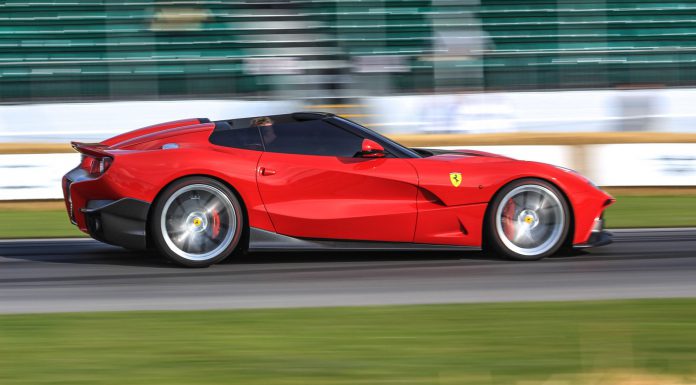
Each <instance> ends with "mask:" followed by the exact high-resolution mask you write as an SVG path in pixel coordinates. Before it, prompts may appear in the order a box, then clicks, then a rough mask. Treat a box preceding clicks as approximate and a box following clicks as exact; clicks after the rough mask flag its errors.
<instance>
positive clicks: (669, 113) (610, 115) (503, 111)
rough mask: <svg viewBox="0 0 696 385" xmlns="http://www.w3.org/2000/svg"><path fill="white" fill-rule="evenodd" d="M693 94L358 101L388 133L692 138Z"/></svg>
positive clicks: (695, 121)
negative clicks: (631, 134)
mask: <svg viewBox="0 0 696 385" xmlns="http://www.w3.org/2000/svg"><path fill="white" fill-rule="evenodd" d="M694 100H696V89H646V90H592V91H535V92H485V93H461V94H449V95H399V96H378V97H368V98H364V99H362V100H361V104H364V105H365V106H366V113H367V117H365V118H364V119H361V122H362V123H365V124H368V125H369V126H370V127H373V128H375V129H378V130H381V131H382V132H388V133H418V132H445V133H447V132H458V133H495V132H524V131H535V132H606V131H660V132H696V110H694V108H693V101H694Z"/></svg>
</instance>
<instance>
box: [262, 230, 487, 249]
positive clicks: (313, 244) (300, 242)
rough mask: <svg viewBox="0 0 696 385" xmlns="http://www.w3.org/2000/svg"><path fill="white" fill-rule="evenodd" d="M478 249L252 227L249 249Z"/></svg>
mask: <svg viewBox="0 0 696 385" xmlns="http://www.w3.org/2000/svg"><path fill="white" fill-rule="evenodd" d="M326 250H334V251H381V250H384V251H419V250H421V251H480V250H481V248H480V247H473V246H449V245H430V244H423V243H401V242H374V241H344V240H329V239H305V238H295V237H289V236H287V235H282V234H278V233H274V232H271V231H266V230H262V229H258V228H254V227H252V228H251V229H250V232H249V251H251V252H257V251H276V252H278V251H326Z"/></svg>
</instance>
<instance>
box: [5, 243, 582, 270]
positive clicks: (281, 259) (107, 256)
mask: <svg viewBox="0 0 696 385" xmlns="http://www.w3.org/2000/svg"><path fill="white" fill-rule="evenodd" d="M585 255H589V253H588V252H586V251H573V252H570V253H564V254H562V255H558V256H555V257H553V258H550V259H549V260H560V259H564V258H568V257H573V258H574V257H578V256H585ZM0 258H4V259H6V260H8V259H11V260H25V261H32V262H40V263H59V264H77V265H105V266H126V267H127V266H130V267H145V268H176V267H178V266H177V265H175V264H173V263H171V262H169V261H167V260H166V259H164V258H163V257H160V256H159V255H158V254H157V253H156V252H154V251H133V250H127V249H122V248H120V247H115V246H110V245H106V244H102V243H97V242H83V243H77V242H76V243H70V244H64V245H60V246H58V245H53V244H29V243H26V244H15V245H12V246H6V245H0ZM457 260H461V261H463V262H477V261H478V262H486V263H516V262H515V261H510V260H505V259H501V258H500V257H498V256H495V255H492V254H487V253H484V252H482V251H369V252H355V251H330V252H327V251H309V252H306V251H305V252H256V253H244V254H242V255H233V256H231V257H230V258H228V259H227V260H225V261H223V262H222V263H221V265H225V266H230V265H250V264H276V263H282V264H308V263H331V262H336V263H341V262H342V263H367V262H418V261H420V262H433V261H448V262H452V261H457ZM517 263H519V262H517Z"/></svg>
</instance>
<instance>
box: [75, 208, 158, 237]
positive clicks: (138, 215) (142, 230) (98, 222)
mask: <svg viewBox="0 0 696 385" xmlns="http://www.w3.org/2000/svg"><path fill="white" fill-rule="evenodd" d="M80 211H81V212H82V213H83V214H84V216H85V222H86V224H87V231H88V232H89V235H90V236H92V238H94V239H96V240H98V241H102V242H105V243H110V244H112V245H116V246H121V247H125V248H128V249H135V250H144V249H146V248H147V216H148V213H149V211H150V204H149V203H147V202H144V201H141V200H138V199H133V198H123V199H119V200H116V201H113V200H92V201H88V202H87V207H86V208H83V209H81V210H80Z"/></svg>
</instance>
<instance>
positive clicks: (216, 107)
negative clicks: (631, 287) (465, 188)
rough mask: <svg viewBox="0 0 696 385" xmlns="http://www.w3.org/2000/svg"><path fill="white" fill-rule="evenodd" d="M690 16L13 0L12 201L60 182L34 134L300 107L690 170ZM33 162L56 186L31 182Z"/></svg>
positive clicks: (440, 0)
mask: <svg viewBox="0 0 696 385" xmlns="http://www.w3.org/2000/svg"><path fill="white" fill-rule="evenodd" d="M695 21H696V1H691V0H686V1H657V0H534V1H526V2H522V1H517V0H401V1H353V0H341V1H338V0H334V1H331V0H290V1H255V0H246V1H222V0H191V1H188V0H176V1H173V0H166V1H165V0H163V1H148V0H130V1H127V0H102V1H86V0H50V1H49V0H32V1H29V2H27V1H18V0H8V1H4V2H2V3H0V103H1V104H0V142H2V143H4V144H5V146H4V147H3V148H5V151H4V153H5V154H7V155H5V156H0V167H3V165H4V166H5V167H4V168H0V170H2V173H3V174H4V176H5V177H4V178H0V179H2V181H0V199H13V198H25V199H26V198H27V197H29V198H58V197H60V189H59V186H58V184H57V183H54V182H55V181H57V180H58V179H57V178H58V176H57V174H61V175H62V173H63V172H64V171H65V170H67V169H69V168H71V167H72V166H73V165H74V163H75V161H74V157H75V155H74V154H67V152H68V151H69V149H67V147H65V148H63V147H56V146H53V147H51V146H47V147H41V146H39V147H37V144H39V143H40V144H50V143H63V144H65V143H67V142H68V141H70V140H89V141H97V140H102V139H104V138H106V137H109V136H113V135H115V134H117V133H120V132H124V131H128V130H132V129H135V128H138V127H142V126H147V125H150V124H154V123H157V122H163V121H170V120H176V119H183V118H190V117H208V118H210V119H226V118H235V117H242V116H254V115H269V114H275V113H284V112H291V111H297V110H321V111H329V112H334V113H337V114H340V115H342V116H344V117H347V118H351V119H353V120H356V121H358V122H359V123H362V124H364V125H366V126H368V127H370V128H372V129H374V130H377V131H380V132H383V133H385V134H388V135H390V136H394V137H395V138H396V139H397V140H402V141H403V142H404V143H406V144H408V145H412V146H431V147H432V146H437V147H460V146H465V147H478V146H483V147H485V148H484V149H488V150H493V151H497V152H502V153H504V154H508V155H512V156H515V157H518V158H525V159H526V158H528V159H532V160H540V161H545V162H549V163H554V164H559V165H564V166H568V167H573V168H575V169H578V170H579V171H581V172H584V173H586V174H588V175H589V176H590V177H591V178H593V179H595V180H596V181H597V182H598V183H599V184H601V185H605V186H689V185H696V145H695V144H693V143H694V142H696V124H695V123H696V109H694V108H693V107H692V104H693V101H694V100H696V39H695V37H696V24H695ZM626 143H631V144H630V145H629V144H626ZM10 144H11V145H10ZM20 144H21V145H20ZM580 145H582V146H580ZM539 146H542V147H539ZM7 148H9V149H12V150H7ZM37 148H40V149H41V148H44V149H43V150H36V149H37ZM46 148H50V149H53V150H50V151H49V150H46ZM22 152H24V153H26V152H33V153H36V152H43V153H53V152H61V153H66V154H65V155H62V156H58V155H56V156H53V157H51V158H50V160H48V159H49V158H48V157H47V156H43V157H31V158H28V157H26V156H20V155H19V154H20V153H22ZM10 154H11V155H13V156H9V155H10ZM40 158H41V159H43V158H45V159H43V160H39V159H40ZM27 162H29V163H30V164H29V165H30V166H32V167H34V168H35V170H34V175H41V176H43V177H42V178H43V179H45V178H48V179H50V183H44V185H43V186H35V185H33V184H32V183H34V184H35V183H36V182H33V181H32V180H37V179H42V178H32V180H22V181H21V182H20V181H19V178H22V175H25V174H26V173H25V172H20V170H21V167H17V166H22V165H27V164H26V163H27ZM53 179H55V181H54V180H53ZM32 186H33V187H32Z"/></svg>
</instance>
